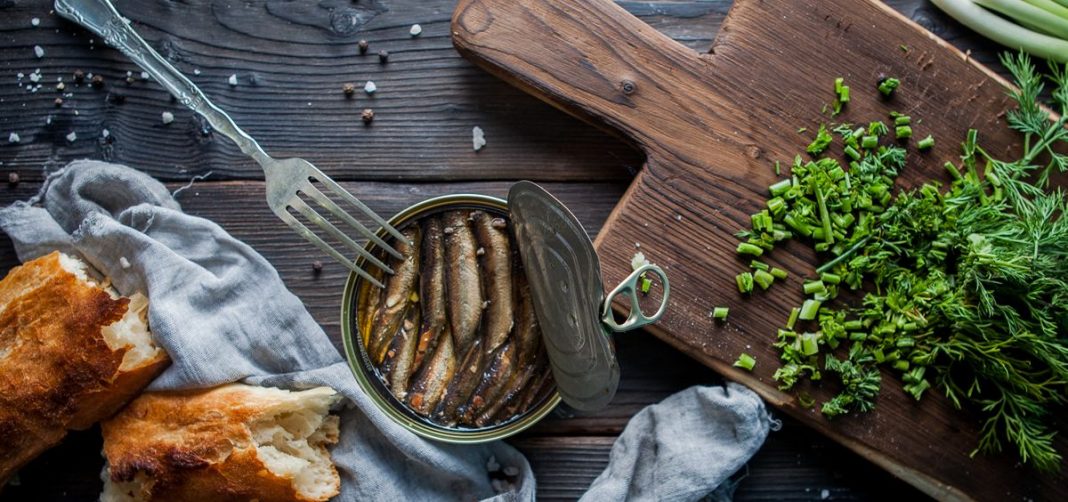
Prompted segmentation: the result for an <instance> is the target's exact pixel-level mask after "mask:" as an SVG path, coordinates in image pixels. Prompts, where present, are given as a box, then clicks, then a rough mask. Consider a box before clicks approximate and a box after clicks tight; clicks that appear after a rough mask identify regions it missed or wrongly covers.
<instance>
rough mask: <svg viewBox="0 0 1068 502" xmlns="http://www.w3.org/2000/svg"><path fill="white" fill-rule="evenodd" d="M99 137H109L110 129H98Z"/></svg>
mask: <svg viewBox="0 0 1068 502" xmlns="http://www.w3.org/2000/svg"><path fill="white" fill-rule="evenodd" d="M100 137H101V138H104V139H108V138H109V137H111V131H109V130H107V129H104V130H102V131H100Z"/></svg>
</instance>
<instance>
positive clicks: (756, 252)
mask: <svg viewBox="0 0 1068 502" xmlns="http://www.w3.org/2000/svg"><path fill="white" fill-rule="evenodd" d="M737 251H738V254H751V255H753V256H760V255H762V254H764V249H763V248H761V247H760V246H755V245H753V244H750V243H748V242H740V243H738V250H737Z"/></svg>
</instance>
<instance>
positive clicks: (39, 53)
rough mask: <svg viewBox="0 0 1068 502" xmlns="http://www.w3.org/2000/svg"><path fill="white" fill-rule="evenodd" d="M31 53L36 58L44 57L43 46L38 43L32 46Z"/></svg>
mask: <svg viewBox="0 0 1068 502" xmlns="http://www.w3.org/2000/svg"><path fill="white" fill-rule="evenodd" d="M33 53H34V54H36V55H37V57H38V58H43V57H44V47H41V46H40V45H35V46H33Z"/></svg>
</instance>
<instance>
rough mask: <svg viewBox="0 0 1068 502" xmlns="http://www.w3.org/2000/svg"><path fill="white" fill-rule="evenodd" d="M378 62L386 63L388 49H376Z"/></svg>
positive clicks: (387, 60)
mask: <svg viewBox="0 0 1068 502" xmlns="http://www.w3.org/2000/svg"><path fill="white" fill-rule="evenodd" d="M378 62H379V63H382V64H386V63H388V62H389V51H385V50H382V51H378Z"/></svg>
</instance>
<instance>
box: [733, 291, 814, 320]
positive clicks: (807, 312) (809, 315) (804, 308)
mask: <svg viewBox="0 0 1068 502" xmlns="http://www.w3.org/2000/svg"><path fill="white" fill-rule="evenodd" d="M750 289H752V288H750ZM819 311H820V302H819V301H816V300H805V303H803V304H801V313H800V314H799V315H798V316H797V318H798V319H801V320H802V321H811V320H813V319H815V318H816V314H817V313H818V312H819Z"/></svg>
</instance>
